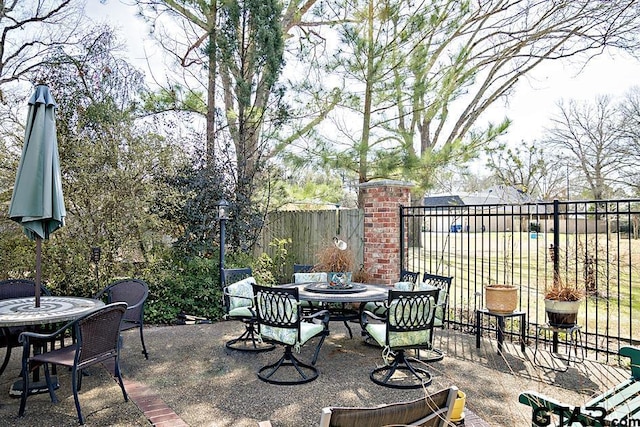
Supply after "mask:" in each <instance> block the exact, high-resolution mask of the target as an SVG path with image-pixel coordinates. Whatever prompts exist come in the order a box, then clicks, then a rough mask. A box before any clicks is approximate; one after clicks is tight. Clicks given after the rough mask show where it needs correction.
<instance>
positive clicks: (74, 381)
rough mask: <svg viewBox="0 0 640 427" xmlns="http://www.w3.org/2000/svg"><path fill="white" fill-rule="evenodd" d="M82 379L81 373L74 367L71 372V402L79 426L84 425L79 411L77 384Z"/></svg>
mask: <svg viewBox="0 0 640 427" xmlns="http://www.w3.org/2000/svg"><path fill="white" fill-rule="evenodd" d="M81 378H82V371H80V372H78V369H77V368H76V367H75V366H74V367H73V369H72V370H71V388H72V389H73V400H74V402H75V404H76V412H77V413H78V421H79V422H80V425H84V418H83V417H82V410H81V409H80V400H79V398H78V383H79V380H80V379H81Z"/></svg>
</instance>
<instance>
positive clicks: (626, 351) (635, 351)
mask: <svg viewBox="0 0 640 427" xmlns="http://www.w3.org/2000/svg"><path fill="white" fill-rule="evenodd" d="M618 353H619V354H620V356H623V357H629V358H631V376H632V377H633V378H635V379H636V380H640V347H632V346H628V345H626V346H624V347H620V350H619V352H618Z"/></svg>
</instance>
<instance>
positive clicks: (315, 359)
mask: <svg viewBox="0 0 640 427" xmlns="http://www.w3.org/2000/svg"><path fill="white" fill-rule="evenodd" d="M327 335H329V331H326V332H325V333H323V334H322V335H321V336H320V342H318V345H317V346H316V350H315V351H314V353H313V359H312V360H311V364H312V365H314V366H315V364H316V362H317V361H318V355H319V354H320V347H322V343H324V339H325V338H326V337H327Z"/></svg>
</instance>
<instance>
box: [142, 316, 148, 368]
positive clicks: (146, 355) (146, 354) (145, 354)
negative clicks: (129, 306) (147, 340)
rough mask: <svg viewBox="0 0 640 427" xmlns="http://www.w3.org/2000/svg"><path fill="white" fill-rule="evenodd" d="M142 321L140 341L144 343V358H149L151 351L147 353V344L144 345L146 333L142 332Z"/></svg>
mask: <svg viewBox="0 0 640 427" xmlns="http://www.w3.org/2000/svg"><path fill="white" fill-rule="evenodd" d="M142 329H143V328H142V323H140V342H141V343H142V354H144V358H145V359H147V360H149V353H147V346H146V345H144V334H143V333H142Z"/></svg>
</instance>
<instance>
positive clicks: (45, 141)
mask: <svg viewBox="0 0 640 427" xmlns="http://www.w3.org/2000/svg"><path fill="white" fill-rule="evenodd" d="M55 108H56V103H55V101H54V99H53V96H51V92H50V91H49V87H48V86H46V85H38V86H36V89H35V92H34V94H33V95H32V96H31V98H30V99H29V111H28V114H27V126H26V130H25V137H24V146H23V148H22V157H21V158H20V165H19V166H18V172H17V174H16V182H15V185H14V187H13V195H12V196H11V205H10V206H9V218H11V219H12V220H14V221H16V222H18V223H20V224H21V225H22V227H23V228H24V233H25V234H26V235H27V237H29V239H31V240H35V241H36V289H35V292H36V294H35V295H36V307H39V306H40V284H41V281H42V239H48V238H49V235H50V234H51V233H53V232H54V231H55V230H57V229H58V228H60V227H62V226H63V225H64V217H65V216H66V211H65V208H64V198H63V195H62V177H61V173H60V160H59V158H58V139H57V137H56V122H55Z"/></svg>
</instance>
